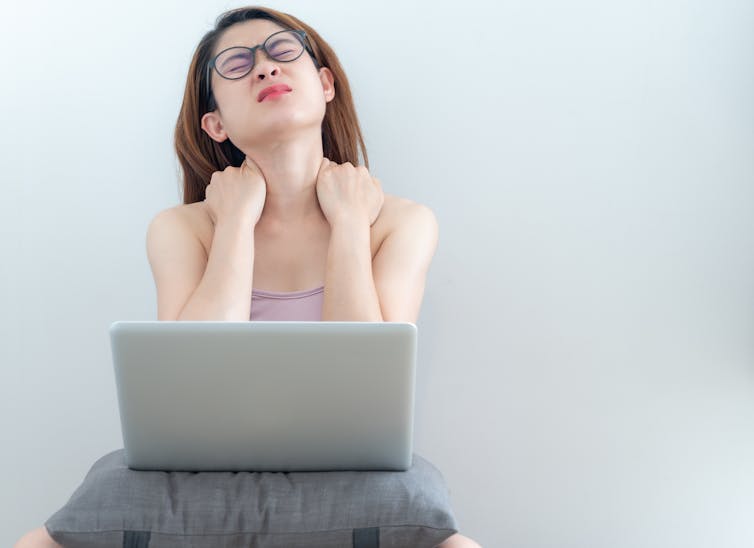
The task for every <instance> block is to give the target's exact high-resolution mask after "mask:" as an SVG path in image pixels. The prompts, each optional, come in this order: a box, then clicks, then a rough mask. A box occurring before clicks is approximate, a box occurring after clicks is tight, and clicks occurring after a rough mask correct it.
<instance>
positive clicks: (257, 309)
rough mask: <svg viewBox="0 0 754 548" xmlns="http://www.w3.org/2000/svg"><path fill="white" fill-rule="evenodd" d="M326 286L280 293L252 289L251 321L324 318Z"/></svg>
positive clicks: (318, 319)
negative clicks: (323, 307) (323, 305)
mask: <svg viewBox="0 0 754 548" xmlns="http://www.w3.org/2000/svg"><path fill="white" fill-rule="evenodd" d="M324 298H325V286H320V287H316V288H314V289H307V290H304V291H291V292H286V293H280V292H275V291H263V290H261V289H252V290H251V315H250V317H249V319H250V320H251V321H255V320H256V321H261V320H264V321H293V320H295V321H308V322H315V321H320V320H321V319H322V303H323V302H324Z"/></svg>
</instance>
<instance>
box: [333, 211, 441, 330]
mask: <svg viewBox="0 0 754 548" xmlns="http://www.w3.org/2000/svg"><path fill="white" fill-rule="evenodd" d="M395 213H396V214H395V218H396V219H397V222H396V223H395V224H396V226H394V227H393V229H392V230H391V231H390V233H389V234H388V235H387V236H386V237H385V240H384V241H383V242H382V245H381V246H380V249H379V251H378V252H377V254H376V255H375V258H374V261H372V259H371V252H370V245H369V227H368V226H366V223H361V224H357V223H353V224H343V225H335V226H333V229H332V232H331V236H330V248H329V250H328V256H327V275H326V278H325V296H324V304H323V309H322V319H323V320H330V321H345V320H349V321H378V322H379V321H386V322H411V323H416V320H417V318H418V317H419V310H420V308H421V303H422V299H423V296H424V286H425V280H426V276H427V271H428V270H429V265H430V263H431V262H432V257H433V256H434V253H435V250H436V249H437V239H438V226H437V219H436V218H435V215H434V213H433V212H432V210H431V209H429V208H428V207H426V206H423V205H420V204H417V203H413V202H408V203H406V204H402V205H401V206H400V210H399V211H396V212H395Z"/></svg>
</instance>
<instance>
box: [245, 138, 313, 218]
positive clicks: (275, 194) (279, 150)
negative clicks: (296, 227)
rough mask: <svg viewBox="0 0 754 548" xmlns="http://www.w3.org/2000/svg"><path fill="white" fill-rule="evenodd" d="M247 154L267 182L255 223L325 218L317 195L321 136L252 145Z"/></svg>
mask: <svg viewBox="0 0 754 548" xmlns="http://www.w3.org/2000/svg"><path fill="white" fill-rule="evenodd" d="M299 137H300V136H299ZM251 148H252V150H251V151H250V152H247V155H248V156H249V157H250V158H251V159H252V160H253V161H254V162H255V163H256V164H257V165H258V166H259V168H260V169H261V170H262V174H263V175H264V179H265V181H266V182H267V196H266V198H265V203H264V209H263V210H262V215H261V217H260V218H259V222H258V223H257V226H258V227H260V228H262V229H264V228H276V227H279V226H282V225H286V226H290V225H293V224H300V223H302V222H305V221H321V220H323V219H325V216H324V214H323V213H322V209H321V208H320V206H319V200H318V199H317V187H316V185H317V174H318V172H319V168H320V165H321V164H322V158H323V154H322V136H321V134H320V133H319V128H317V137H316V138H313V139H300V138H299V139H296V140H289V141H276V142H273V143H266V144H264V145H261V146H253V147H251Z"/></svg>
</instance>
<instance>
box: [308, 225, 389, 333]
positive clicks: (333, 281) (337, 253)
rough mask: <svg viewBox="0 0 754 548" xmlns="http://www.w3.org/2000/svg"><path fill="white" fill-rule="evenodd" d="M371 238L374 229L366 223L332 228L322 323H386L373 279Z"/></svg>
mask: <svg viewBox="0 0 754 548" xmlns="http://www.w3.org/2000/svg"><path fill="white" fill-rule="evenodd" d="M370 235H371V231H370V227H369V225H368V224H367V223H365V222H344V223H340V224H334V225H333V226H332V229H331V231H330V245H329V247H328V251H327V270H326V273H325V294H324V300H323V305H322V320H324V321H328V320H329V321H362V322H381V321H382V312H381V310H380V302H379V298H378V297H377V290H376V289H375V286H374V278H373V277H372V252H371V246H370Z"/></svg>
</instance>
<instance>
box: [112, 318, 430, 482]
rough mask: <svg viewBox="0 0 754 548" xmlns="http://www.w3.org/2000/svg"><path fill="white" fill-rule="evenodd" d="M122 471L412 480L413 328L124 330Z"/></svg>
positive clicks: (119, 350) (115, 350) (147, 324)
mask: <svg viewBox="0 0 754 548" xmlns="http://www.w3.org/2000/svg"><path fill="white" fill-rule="evenodd" d="M110 342H111V347H112V355H113V364H114V366H115V380H116V386H117V391H118V403H119V406H120V419H121V426H122V429H123V444H124V447H125V455H126V463H127V465H128V466H129V467H130V468H133V469H136V470H175V471H178V470H180V471H207V470H214V471H221V470H223V471H241V470H247V471H314V470H320V471H322V470H406V469H408V468H409V467H410V466H411V455H412V449H413V421H414V382H415V378H416V326H415V325H414V324H411V323H403V322H374V323H372V322H296V321H292V322H291V321H287V322H274V321H270V322H264V321H255V322H224V321H117V322H114V323H113V324H112V325H111V326H110Z"/></svg>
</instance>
